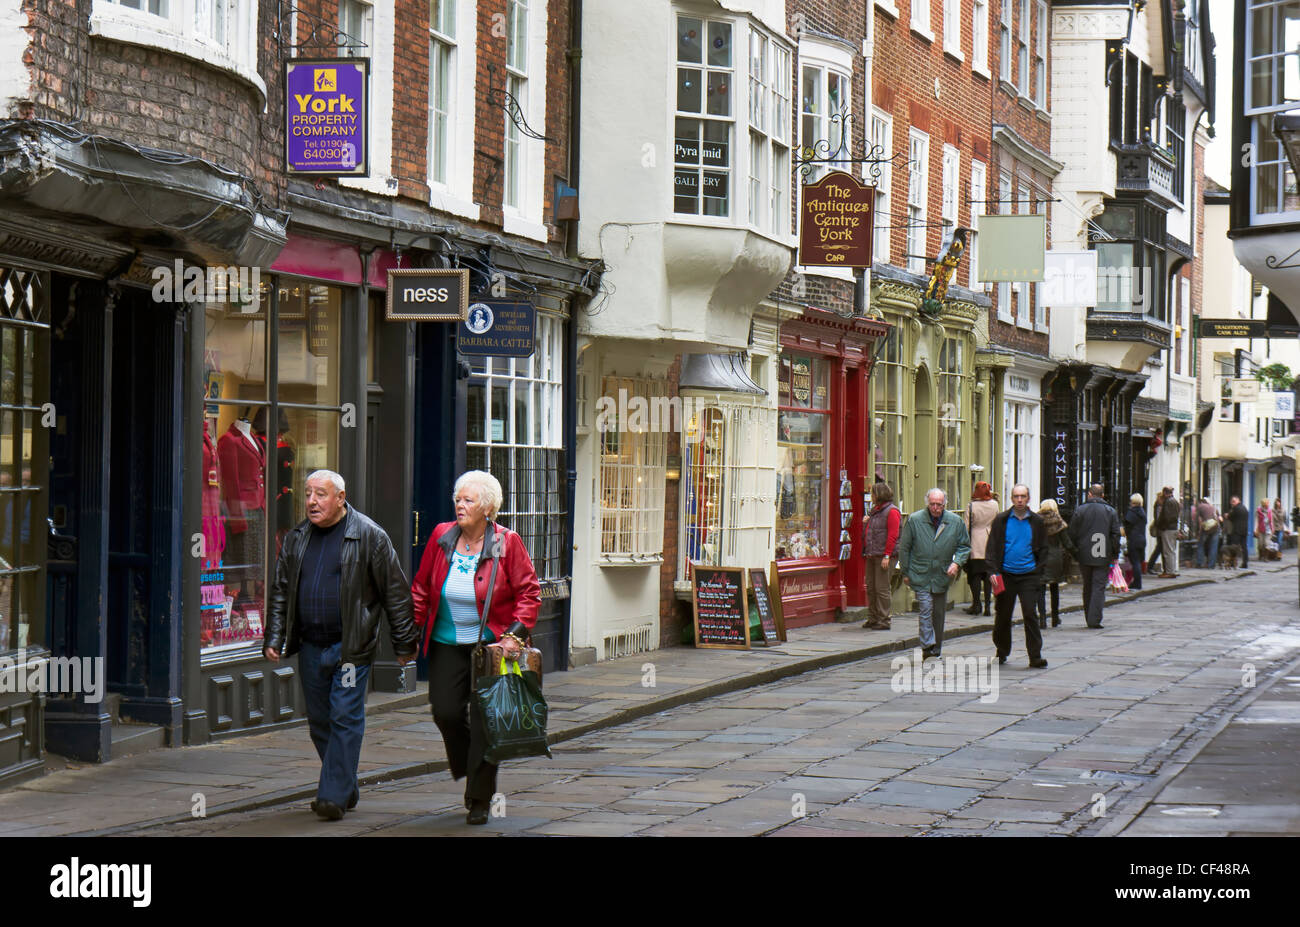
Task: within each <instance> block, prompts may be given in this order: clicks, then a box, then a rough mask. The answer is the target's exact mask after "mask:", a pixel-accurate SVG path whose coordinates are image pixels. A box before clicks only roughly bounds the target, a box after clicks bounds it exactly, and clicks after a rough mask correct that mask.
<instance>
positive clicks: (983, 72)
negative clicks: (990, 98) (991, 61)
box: [970, 64, 993, 80]
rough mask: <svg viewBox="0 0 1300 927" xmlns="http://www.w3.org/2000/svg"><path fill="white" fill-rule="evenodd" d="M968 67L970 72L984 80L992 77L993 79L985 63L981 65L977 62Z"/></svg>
mask: <svg viewBox="0 0 1300 927" xmlns="http://www.w3.org/2000/svg"><path fill="white" fill-rule="evenodd" d="M970 69H971V73H972V74H978V75H979V76H980V77H982V78H984V79H985V80H992V79H993V72H992V71H990V70H989V67H988V65H987V64H985V65H983V66H981V65H978V64H972V65H971V66H970Z"/></svg>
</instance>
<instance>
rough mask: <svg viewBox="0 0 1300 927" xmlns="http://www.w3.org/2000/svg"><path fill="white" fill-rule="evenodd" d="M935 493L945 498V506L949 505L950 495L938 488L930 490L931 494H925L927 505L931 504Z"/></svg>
mask: <svg viewBox="0 0 1300 927" xmlns="http://www.w3.org/2000/svg"><path fill="white" fill-rule="evenodd" d="M935 493H938V494H939V495H941V496H943V504H944V505H947V504H948V494H947V493H946V492H944V491H943V490H942V489H940V488H939V487H938V486H936V487H934V489H932V490H930V491H929V492H927V493H926V494H925V504H926V505H929V504H930V497H931V496H933V495H934V494H935Z"/></svg>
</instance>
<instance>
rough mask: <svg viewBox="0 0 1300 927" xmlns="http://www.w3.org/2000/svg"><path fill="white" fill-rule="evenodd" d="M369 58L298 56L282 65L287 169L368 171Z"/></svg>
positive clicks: (326, 173)
mask: <svg viewBox="0 0 1300 927" xmlns="http://www.w3.org/2000/svg"><path fill="white" fill-rule="evenodd" d="M369 86H370V59H369V58H325V59H315V60H311V59H297V60H294V61H287V62H285V65H284V92H285V106H284V115H285V127H284V164H285V172H286V173H288V174H310V175H312V176H317V177H367V176H369V174H370V137H369V121H370V118H369V117H370V99H369V95H368V88H369Z"/></svg>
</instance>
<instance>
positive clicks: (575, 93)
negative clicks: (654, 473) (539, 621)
mask: <svg viewBox="0 0 1300 927" xmlns="http://www.w3.org/2000/svg"><path fill="white" fill-rule="evenodd" d="M567 56H568V59H569V186H571V187H573V188H574V189H575V190H576V189H578V169H579V165H580V164H581V160H580V153H581V133H580V126H581V124H582V120H581V119H580V118H579V115H580V109H579V107H580V104H581V102H582V97H581V83H582V82H581V77H582V0H569V48H568V51H567ZM568 222H569V228H568V234H566V235H565V240H564V251H565V254H566V255H567V256H569V257H576V256H577V253H578V220H576V219H570V220H568ZM575 301H576V297H575ZM576 310H577V306H576V305H574V304H573V302H571V303H570V309H569V324H568V325H567V326H566V327H565V336H564V389H563V393H564V411H565V415H564V482H565V511H566V512H567V513H568V514H567V515H566V516H565V530H566V533H565V545H564V573H565V575H566V576H568V577H569V582H570V584H572V582H573V559H574V558H573V548H574V534H575V531H576V525H575V514H574V507H575V505H576V502H577V489H578V423H577V421H576V415H577V408H578V384H577V377H578V314H577V311H576ZM563 607H564V646H565V647H566V648H567V649H568V650H569V651H570V652H572V648H573V593H572V589H570V592H569V597H568V598H566V599H565V600H564V606H563ZM561 666H562V668H564V669H568V666H569V657H568V654H567V653H566V654H565V655H564V658H563V663H562V664H561Z"/></svg>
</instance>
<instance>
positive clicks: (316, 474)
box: [307, 470, 348, 492]
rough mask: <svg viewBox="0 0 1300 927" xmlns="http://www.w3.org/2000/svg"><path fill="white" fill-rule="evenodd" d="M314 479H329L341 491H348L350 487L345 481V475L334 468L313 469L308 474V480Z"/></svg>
mask: <svg viewBox="0 0 1300 927" xmlns="http://www.w3.org/2000/svg"><path fill="white" fill-rule="evenodd" d="M312 480H329V481H330V482H331V483H333V484H334V488H335V489H337V490H338V491H339V492H346V491H347V488H348V486H347V484H346V483H344V482H343V477H341V476H339V475H338V474H337V473H335V472H334V471H333V470H313V471H312V472H311V473H309V474H307V482H308V483H310V482H311V481H312Z"/></svg>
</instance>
